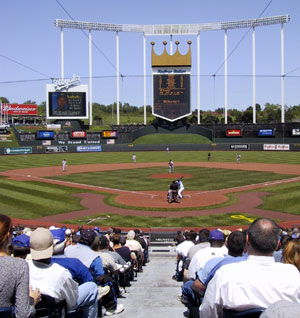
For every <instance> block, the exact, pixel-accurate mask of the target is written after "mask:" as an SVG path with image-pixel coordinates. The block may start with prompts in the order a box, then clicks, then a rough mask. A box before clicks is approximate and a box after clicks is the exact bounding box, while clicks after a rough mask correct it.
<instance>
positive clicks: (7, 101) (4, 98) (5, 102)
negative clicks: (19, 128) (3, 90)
mask: <svg viewBox="0 0 300 318" xmlns="http://www.w3.org/2000/svg"><path fill="white" fill-rule="evenodd" d="M0 100H1V102H2V103H4V104H9V100H8V99H7V98H6V97H4V96H2V97H0Z"/></svg>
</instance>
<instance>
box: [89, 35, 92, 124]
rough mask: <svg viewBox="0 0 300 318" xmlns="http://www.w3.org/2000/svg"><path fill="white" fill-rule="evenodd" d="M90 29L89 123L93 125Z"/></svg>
mask: <svg viewBox="0 0 300 318" xmlns="http://www.w3.org/2000/svg"><path fill="white" fill-rule="evenodd" d="M92 76H93V74H92V31H91V30H89V97H90V103H89V106H90V107H89V118H90V120H89V124H90V125H93V98H92Z"/></svg>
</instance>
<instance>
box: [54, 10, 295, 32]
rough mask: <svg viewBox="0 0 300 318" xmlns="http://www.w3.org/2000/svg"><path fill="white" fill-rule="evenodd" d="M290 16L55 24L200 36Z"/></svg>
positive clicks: (285, 20) (58, 24) (282, 20)
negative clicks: (182, 22)
mask: <svg viewBox="0 0 300 318" xmlns="http://www.w3.org/2000/svg"><path fill="white" fill-rule="evenodd" d="M289 21H290V16H289V15H288V14H286V15H279V16H274V17H267V18H259V19H252V20H240V21H232V22H212V23H202V24H152V25H150V24H149V25H146V24H145V25H142V24H141V25H139V24H112V23H99V22H84V21H73V20H61V19H56V20H55V22H54V24H55V26H56V27H59V28H69V29H83V30H95V31H112V32H141V33H144V34H145V35H147V36H149V35H166V34H173V35H174V34H180V35H192V34H194V35H195V34H198V33H199V32H201V31H216V30H229V29H241V28H250V27H259V26H267V25H273V24H281V23H288V22H289Z"/></svg>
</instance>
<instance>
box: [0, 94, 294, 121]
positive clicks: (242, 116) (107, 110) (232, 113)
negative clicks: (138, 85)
mask: <svg viewBox="0 0 300 318" xmlns="http://www.w3.org/2000/svg"><path fill="white" fill-rule="evenodd" d="M0 99H1V100H2V103H9V100H8V99H7V98H6V97H0ZM22 104H37V103H36V102H35V101H32V100H27V101H25V102H23V103H22ZM37 106H38V115H39V116H45V115H46V102H45V101H43V102H41V103H40V104H37ZM116 110H117V103H116V102H115V103H112V104H109V105H104V104H100V103H93V119H94V120H96V121H101V120H102V118H103V117H107V116H110V115H114V114H116ZM119 110H120V116H122V115H123V116H124V115H125V116H126V115H132V116H135V117H137V118H138V117H141V120H140V121H141V122H142V121H143V116H144V106H141V107H138V106H133V105H130V104H129V103H121V102H120V105H119ZM146 112H147V117H151V114H152V107H151V106H150V105H147V106H146ZM227 113H228V117H227V119H228V123H252V122H253V107H252V106H249V107H247V108H246V109H245V110H238V109H236V108H229V109H228V111H227ZM151 120H152V121H155V118H152V119H151ZM200 121H201V123H207V124H209V123H215V124H217V123H224V108H222V107H219V108H216V109H215V110H205V111H204V110H201V111H200ZM285 121H286V122H300V104H299V105H294V106H285ZM187 122H188V123H190V124H193V123H197V122H198V119H197V110H194V111H193V112H192V114H191V115H190V116H188V118H187ZM256 122H257V123H280V122H281V105H279V104H271V103H266V104H265V105H264V106H263V107H262V106H261V105H260V104H256Z"/></svg>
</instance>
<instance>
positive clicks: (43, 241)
mask: <svg viewBox="0 0 300 318" xmlns="http://www.w3.org/2000/svg"><path fill="white" fill-rule="evenodd" d="M29 244H30V253H31V256H32V259H33V260H36V261H38V260H40V259H46V258H49V257H51V256H52V254H53V236H52V234H51V232H50V231H49V230H48V229H45V228H43V227H38V228H37V229H36V230H34V231H33V232H32V233H31V236H30V243H29Z"/></svg>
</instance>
